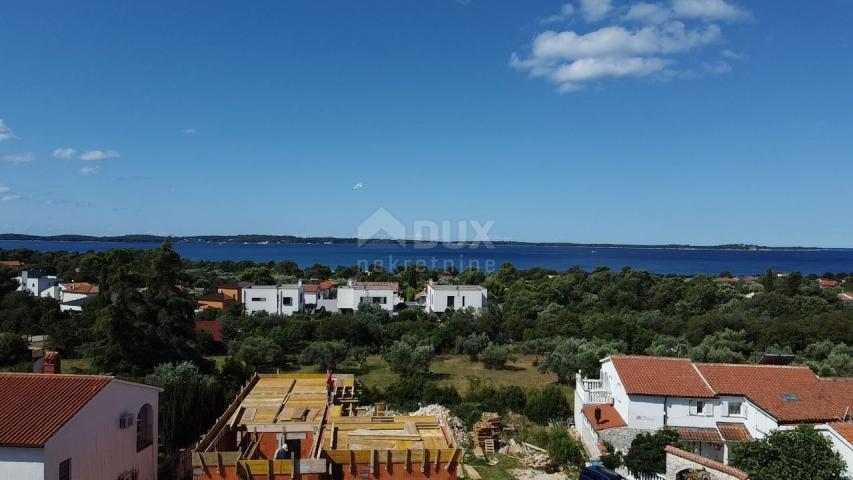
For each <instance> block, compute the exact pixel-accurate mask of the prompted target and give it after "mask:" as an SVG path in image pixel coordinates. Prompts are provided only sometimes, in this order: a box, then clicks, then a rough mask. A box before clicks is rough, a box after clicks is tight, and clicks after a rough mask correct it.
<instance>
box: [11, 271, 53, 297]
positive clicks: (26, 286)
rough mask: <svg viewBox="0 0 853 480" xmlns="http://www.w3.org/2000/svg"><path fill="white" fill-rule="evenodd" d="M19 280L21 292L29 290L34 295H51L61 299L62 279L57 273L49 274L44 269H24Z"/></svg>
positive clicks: (16, 278) (17, 278)
mask: <svg viewBox="0 0 853 480" xmlns="http://www.w3.org/2000/svg"><path fill="white" fill-rule="evenodd" d="M15 280H17V281H18V291H19V292H29V294H30V295H32V296H34V297H50V298H55V299H57V300H58V299H59V283H60V282H61V281H62V280H61V279H60V278H59V277H57V276H56V275H48V274H47V273H45V272H44V271H42V270H24V271H23V272H21V276H20V277H15Z"/></svg>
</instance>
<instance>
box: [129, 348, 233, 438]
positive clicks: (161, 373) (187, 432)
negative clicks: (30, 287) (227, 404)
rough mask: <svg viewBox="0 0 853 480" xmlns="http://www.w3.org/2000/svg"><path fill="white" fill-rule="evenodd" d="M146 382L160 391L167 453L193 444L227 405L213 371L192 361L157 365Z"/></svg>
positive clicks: (161, 414) (162, 429)
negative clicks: (204, 370)
mask: <svg viewBox="0 0 853 480" xmlns="http://www.w3.org/2000/svg"><path fill="white" fill-rule="evenodd" d="M145 383H147V384H149V385H154V386H157V387H160V388H162V389H163V393H161V394H160V411H159V414H160V440H161V442H162V445H163V448H164V450H165V451H166V453H171V452H175V451H176V450H177V449H178V448H181V447H186V446H189V445H190V444H191V443H192V442H194V441H196V440H197V439H198V436H199V435H200V434H202V433H203V432H204V431H205V430H206V429H207V427H208V425H211V424H212V423H213V422H214V421H216V416H217V415H218V414H219V412H220V409H221V408H222V406H223V405H224V399H223V397H222V388H221V387H220V385H219V382H217V380H216V378H215V377H213V376H212V375H205V374H203V373H201V372H200V371H199V369H198V367H197V366H196V365H194V364H192V363H190V362H181V363H177V364H172V363H166V364H163V365H159V366H157V367H156V368H155V369H154V371H153V372H151V374H149V375H148V376H146V377H145Z"/></svg>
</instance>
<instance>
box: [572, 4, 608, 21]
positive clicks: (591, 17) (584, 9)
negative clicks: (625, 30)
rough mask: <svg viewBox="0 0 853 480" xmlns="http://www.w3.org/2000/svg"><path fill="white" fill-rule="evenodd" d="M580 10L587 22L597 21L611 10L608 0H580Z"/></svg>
mask: <svg viewBox="0 0 853 480" xmlns="http://www.w3.org/2000/svg"><path fill="white" fill-rule="evenodd" d="M580 10H581V14H582V15H583V18H584V19H585V20H586V21H587V22H597V21H599V20H603V19H604V17H606V16H607V14H608V13H610V11H611V10H613V5H611V4H610V0H580Z"/></svg>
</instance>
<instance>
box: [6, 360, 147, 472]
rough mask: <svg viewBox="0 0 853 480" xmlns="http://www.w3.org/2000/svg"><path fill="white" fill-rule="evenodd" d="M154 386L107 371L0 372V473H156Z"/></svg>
mask: <svg viewBox="0 0 853 480" xmlns="http://www.w3.org/2000/svg"><path fill="white" fill-rule="evenodd" d="M160 391H161V390H160V389H159V388H156V387H151V386H148V385H141V384H137V383H131V382H126V381H123V380H118V379H115V378H113V377H106V376H91V375H61V374H21V373H2V374H0V392H3V401H2V402H0V478H4V479H5V478H8V479H15V480H116V479H128V480H129V479H137V480H156V479H157V409H158V396H159V393H160Z"/></svg>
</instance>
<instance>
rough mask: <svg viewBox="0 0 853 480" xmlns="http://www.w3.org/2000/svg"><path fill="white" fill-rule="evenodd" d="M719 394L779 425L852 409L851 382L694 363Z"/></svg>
mask: <svg viewBox="0 0 853 480" xmlns="http://www.w3.org/2000/svg"><path fill="white" fill-rule="evenodd" d="M696 367H697V368H698V369H699V371H700V372H702V375H703V376H704V377H705V379H706V380H707V381H708V383H709V384H710V385H711V387H712V388H713V389H714V390H715V391H716V392H717V393H718V394H719V395H734V396H744V397H747V398H748V399H749V400H750V401H751V402H752V403H754V404H756V405H758V407H760V408H761V409H763V410H764V411H766V412H767V413H769V414H770V415H773V417H775V418H776V419H777V420H778V421H779V423H783V424H785V423H801V422H809V423H814V422H825V421H832V420H835V419H838V418H842V416H843V415H844V412H845V411H846V410H848V409H849V410H853V379H821V378H819V377H818V376H817V375H815V374H814V373H812V371H811V370H810V369H809V368H808V367H796V366H778V365H734V364H721V363H704V364H703V363H698V364H696Z"/></svg>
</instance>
